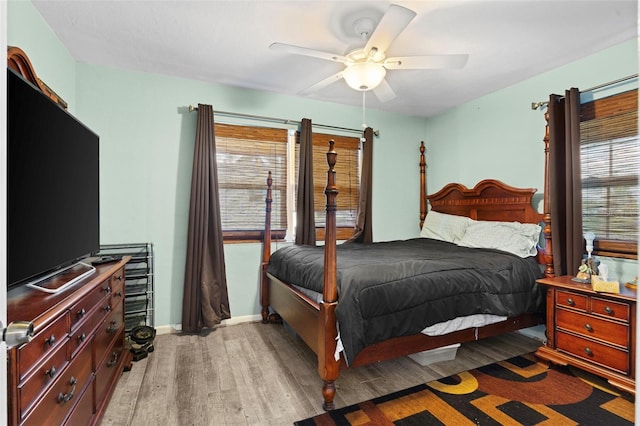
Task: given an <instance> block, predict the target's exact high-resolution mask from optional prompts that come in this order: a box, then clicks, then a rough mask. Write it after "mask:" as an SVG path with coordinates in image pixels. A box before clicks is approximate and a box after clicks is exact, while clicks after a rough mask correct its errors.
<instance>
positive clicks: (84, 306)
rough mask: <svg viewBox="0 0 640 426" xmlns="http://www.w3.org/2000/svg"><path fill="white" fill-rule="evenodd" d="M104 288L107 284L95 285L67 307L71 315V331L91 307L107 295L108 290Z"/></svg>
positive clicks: (85, 316) (80, 322) (99, 302)
mask: <svg viewBox="0 0 640 426" xmlns="http://www.w3.org/2000/svg"><path fill="white" fill-rule="evenodd" d="M105 288H108V285H106V284H102V285H99V286H97V287H96V288H94V289H93V290H91V292H90V293H89V294H87V295H86V296H84V297H83V298H82V299H80V301H78V302H77V303H75V304H74V305H73V306H71V308H70V309H69V312H70V315H71V318H70V320H71V331H74V330H75V329H76V328H77V327H78V326H79V325H81V324H82V321H83V320H84V319H85V318H87V316H88V315H89V313H90V312H91V311H92V310H93V308H95V306H96V305H97V304H101V301H102V299H105V298H106V297H107V295H108V294H109V292H108V291H105Z"/></svg>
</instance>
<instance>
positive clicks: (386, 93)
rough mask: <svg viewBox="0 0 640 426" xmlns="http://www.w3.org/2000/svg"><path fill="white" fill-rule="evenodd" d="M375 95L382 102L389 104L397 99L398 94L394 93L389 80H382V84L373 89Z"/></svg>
mask: <svg viewBox="0 0 640 426" xmlns="http://www.w3.org/2000/svg"><path fill="white" fill-rule="evenodd" d="M373 93H375V94H376V98H378V100H379V101H380V102H387V101H390V100H391V99H393V98H395V97H396V93H395V92H394V91H393V89H392V88H391V86H389V83H387V80H382V83H380V85H378V87H376V88H375V89H373Z"/></svg>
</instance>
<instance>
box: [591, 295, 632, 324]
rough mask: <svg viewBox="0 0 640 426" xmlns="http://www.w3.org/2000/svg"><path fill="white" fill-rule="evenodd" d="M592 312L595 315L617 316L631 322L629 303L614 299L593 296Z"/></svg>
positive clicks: (618, 318)
mask: <svg viewBox="0 0 640 426" xmlns="http://www.w3.org/2000/svg"><path fill="white" fill-rule="evenodd" d="M591 312H592V313H593V314H595V315H600V316H603V317H606V318H615V319H617V320H621V321H625V322H629V318H630V317H631V314H630V312H629V304H628V303H620V302H614V301H613V300H607V299H601V298H599V297H592V298H591Z"/></svg>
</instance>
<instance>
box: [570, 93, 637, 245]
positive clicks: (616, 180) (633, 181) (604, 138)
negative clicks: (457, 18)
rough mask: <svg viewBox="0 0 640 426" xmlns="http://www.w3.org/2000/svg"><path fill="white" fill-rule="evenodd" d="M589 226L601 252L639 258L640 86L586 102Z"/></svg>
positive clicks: (583, 148) (585, 211) (583, 156)
mask: <svg viewBox="0 0 640 426" xmlns="http://www.w3.org/2000/svg"><path fill="white" fill-rule="evenodd" d="M580 113H581V118H580V120H581V123H580V139H581V142H580V161H581V174H582V175H581V179H582V220H583V229H584V230H585V231H592V232H594V233H595V234H596V241H595V253H596V254H600V255H604V256H612V257H622V258H637V241H638V189H639V188H638V170H639V167H640V147H639V144H638V91H637V90H631V91H627V92H623V93H620V94H617V95H613V96H610V97H607V98H603V99H599V100H596V101H592V102H587V103H584V104H582V105H581V111H580Z"/></svg>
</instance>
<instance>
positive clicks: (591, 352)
mask: <svg viewBox="0 0 640 426" xmlns="http://www.w3.org/2000/svg"><path fill="white" fill-rule="evenodd" d="M584 352H585V353H586V354H587V355H589V356H591V355H593V351H592V350H591V349H589V348H584Z"/></svg>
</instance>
